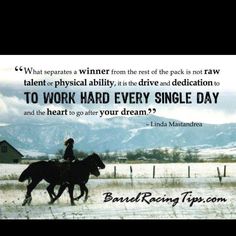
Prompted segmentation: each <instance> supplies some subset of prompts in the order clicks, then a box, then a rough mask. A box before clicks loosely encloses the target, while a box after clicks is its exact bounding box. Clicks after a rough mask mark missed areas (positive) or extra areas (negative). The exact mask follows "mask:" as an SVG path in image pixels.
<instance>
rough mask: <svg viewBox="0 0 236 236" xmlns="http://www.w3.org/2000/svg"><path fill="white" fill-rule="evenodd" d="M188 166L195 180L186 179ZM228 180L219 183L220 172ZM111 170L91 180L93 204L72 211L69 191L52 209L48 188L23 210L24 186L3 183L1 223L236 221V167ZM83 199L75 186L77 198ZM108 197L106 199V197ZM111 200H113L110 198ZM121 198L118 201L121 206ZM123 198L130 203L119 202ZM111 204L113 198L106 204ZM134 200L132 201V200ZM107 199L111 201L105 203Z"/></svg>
mask: <svg viewBox="0 0 236 236" xmlns="http://www.w3.org/2000/svg"><path fill="white" fill-rule="evenodd" d="M189 165H190V167H191V168H190V169H191V178H187V173H188V172H187V170H188V166H189ZM224 165H226V166H227V172H226V177H224V178H223V179H222V182H221V183H220V182H219V179H218V177H217V171H216V169H217V167H219V168H220V171H221V174H222V173H223V167H224ZM26 167H27V165H19V164H18V165H14V164H9V165H8V164H1V165H0V176H5V175H6V174H10V175H11V174H17V175H18V174H20V173H21V171H23V170H24V169H25V168H26ZM132 169H133V179H132V181H131V179H130V165H129V164H119V165H116V171H117V177H118V178H117V179H107V178H104V177H108V176H112V175H113V174H114V173H113V171H114V165H111V164H110V165H107V166H106V168H105V169H104V170H101V175H100V176H99V177H98V178H95V177H94V178H92V179H90V180H89V182H88V184H87V187H88V189H89V199H88V201H87V203H84V202H83V200H82V199H80V200H79V201H78V202H77V205H76V206H70V201H69V195H68V193H67V191H65V192H64V193H63V195H62V197H61V198H60V199H59V200H58V201H56V202H55V204H54V205H48V201H49V196H48V193H47V191H46V189H45V188H46V186H47V184H46V183H45V182H42V184H41V185H40V186H38V187H37V188H36V189H35V190H34V191H33V192H32V197H33V200H32V203H31V206H25V207H22V206H21V204H22V201H23V199H24V195H25V192H26V185H27V181H26V182H25V183H19V182H18V181H17V180H1V181H0V219H27V218H28V219H235V218H236V193H235V189H236V163H227V164H224V163H193V164H157V165H155V171H156V176H155V178H152V171H153V164H135V165H132ZM78 194H79V190H78V187H76V190H75V193H74V195H75V196H77V195H78ZM105 196H107V198H106V197H105ZM109 196H110V197H109ZM118 198H119V201H118ZM121 198H126V200H128V199H129V202H120V200H121ZM109 199H112V200H110V201H108V200H109ZM132 199H133V200H132ZM106 200H107V202H106Z"/></svg>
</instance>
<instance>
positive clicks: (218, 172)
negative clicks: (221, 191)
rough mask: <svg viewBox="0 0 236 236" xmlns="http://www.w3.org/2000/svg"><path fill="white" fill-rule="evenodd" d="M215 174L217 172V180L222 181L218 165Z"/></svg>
mask: <svg viewBox="0 0 236 236" xmlns="http://www.w3.org/2000/svg"><path fill="white" fill-rule="evenodd" d="M217 174H218V178H219V181H220V183H221V181H222V176H221V175H220V168H219V167H217Z"/></svg>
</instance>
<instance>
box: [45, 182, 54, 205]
mask: <svg viewBox="0 0 236 236" xmlns="http://www.w3.org/2000/svg"><path fill="white" fill-rule="evenodd" d="M55 186H56V184H49V185H48V187H47V191H48V194H49V197H50V202H51V201H52V200H53V197H56V194H55V192H54V188H55Z"/></svg>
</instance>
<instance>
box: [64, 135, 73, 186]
mask: <svg viewBox="0 0 236 236" xmlns="http://www.w3.org/2000/svg"><path fill="white" fill-rule="evenodd" d="M64 144H65V146H66V150H65V153H64V156H63V159H64V162H63V163H62V170H61V178H62V181H63V183H67V182H68V180H69V179H70V167H71V163H72V161H73V160H75V156H74V152H73V145H74V139H73V138H69V139H67V140H66V141H65V143H64Z"/></svg>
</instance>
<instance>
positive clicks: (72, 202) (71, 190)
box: [69, 184, 75, 206]
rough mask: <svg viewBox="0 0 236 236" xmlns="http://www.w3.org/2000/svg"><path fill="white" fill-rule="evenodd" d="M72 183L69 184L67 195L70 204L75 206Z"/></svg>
mask: <svg viewBox="0 0 236 236" xmlns="http://www.w3.org/2000/svg"><path fill="white" fill-rule="evenodd" d="M74 186H75V185H74V184H70V185H69V195H70V204H71V205H72V206H75V202H74V198H73V192H74Z"/></svg>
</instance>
